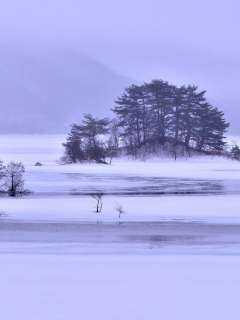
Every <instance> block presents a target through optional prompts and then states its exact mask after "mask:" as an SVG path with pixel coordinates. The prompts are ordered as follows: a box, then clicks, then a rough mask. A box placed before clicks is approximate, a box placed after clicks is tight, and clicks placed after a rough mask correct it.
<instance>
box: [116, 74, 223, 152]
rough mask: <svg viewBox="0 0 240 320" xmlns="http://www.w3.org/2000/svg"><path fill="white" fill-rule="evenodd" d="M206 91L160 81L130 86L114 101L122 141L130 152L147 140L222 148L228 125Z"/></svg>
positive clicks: (212, 149) (195, 146) (147, 141)
mask: <svg viewBox="0 0 240 320" xmlns="http://www.w3.org/2000/svg"><path fill="white" fill-rule="evenodd" d="M205 93H206V91H201V92H198V87H196V86H191V85H188V86H187V87H186V86H182V87H180V88H178V87H176V86H173V85H171V84H169V83H168V82H166V81H162V80H152V81H151V82H150V83H144V85H142V86H136V85H132V86H130V87H128V88H126V89H125V90H124V93H123V94H122V96H121V97H118V98H117V100H116V101H115V103H116V106H115V108H114V109H113V111H114V113H115V114H116V115H117V116H118V118H119V119H120V122H119V124H118V126H119V127H121V128H122V133H121V136H122V140H123V141H124V143H125V145H126V146H127V148H128V150H129V153H132V154H134V153H136V151H137V149H139V148H141V147H142V146H143V145H144V144H146V143H153V142H155V143H157V142H158V143H159V144H160V145H164V143H166V142H167V141H171V143H172V144H173V145H174V147H176V146H177V145H184V146H185V149H186V150H187V151H188V150H189V149H190V148H194V149H197V150H199V151H204V152H210V151H221V150H223V147H224V145H225V143H226V142H224V141H223V139H224V133H225V132H226V129H227V128H228V127H229V123H226V121H225V119H224V114H223V112H221V111H219V110H218V109H217V108H215V107H213V106H211V105H210V104H209V103H208V102H207V101H206V98H205Z"/></svg>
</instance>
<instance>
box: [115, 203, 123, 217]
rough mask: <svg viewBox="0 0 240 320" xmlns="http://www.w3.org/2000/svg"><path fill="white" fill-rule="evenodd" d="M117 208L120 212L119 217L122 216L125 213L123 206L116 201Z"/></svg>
mask: <svg viewBox="0 0 240 320" xmlns="http://www.w3.org/2000/svg"><path fill="white" fill-rule="evenodd" d="M114 209H115V210H117V212H118V214H119V218H121V214H123V213H125V211H124V209H123V206H122V205H121V204H119V203H117V202H116V206H115V207H114Z"/></svg>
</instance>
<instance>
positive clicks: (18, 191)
mask: <svg viewBox="0 0 240 320" xmlns="http://www.w3.org/2000/svg"><path fill="white" fill-rule="evenodd" d="M24 172H25V168H24V166H23V164H22V163H21V162H13V161H12V162H10V163H9V164H8V165H7V166H6V168H5V169H4V170H3V183H2V188H3V192H5V193H7V194H8V195H10V196H11V197H15V196H16V195H23V194H29V193H31V191H29V190H27V189H24V180H23V174H24Z"/></svg>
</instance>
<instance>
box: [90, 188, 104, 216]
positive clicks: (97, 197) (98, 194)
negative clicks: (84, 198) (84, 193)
mask: <svg viewBox="0 0 240 320" xmlns="http://www.w3.org/2000/svg"><path fill="white" fill-rule="evenodd" d="M103 195H104V193H103V192H101V191H99V190H97V191H96V192H95V193H93V194H91V197H92V198H93V199H95V200H96V201H97V205H96V207H95V208H96V211H95V212H101V210H102V198H103Z"/></svg>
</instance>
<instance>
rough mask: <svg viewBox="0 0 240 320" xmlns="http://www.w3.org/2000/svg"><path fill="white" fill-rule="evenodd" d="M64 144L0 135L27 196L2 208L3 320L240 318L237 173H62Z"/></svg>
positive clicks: (168, 162)
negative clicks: (98, 203)
mask: <svg viewBox="0 0 240 320" xmlns="http://www.w3.org/2000/svg"><path fill="white" fill-rule="evenodd" d="M234 139H235V140H238V139H237V137H235V138H234ZM64 140H65V136H62V135H42V136H41V135H35V136H27V135H26V136H11V135H8V136H0V151H1V152H0V154H1V159H2V160H3V161H4V164H7V163H8V162H10V161H21V162H22V163H23V164H24V165H25V169H26V173H25V184H26V186H27V187H28V188H29V189H31V190H32V191H33V192H34V193H33V194H32V195H30V196H26V197H18V198H9V197H2V198H1V199H0V201H1V204H0V210H2V211H4V212H5V215H3V216H1V218H0V260H1V262H0V263H1V273H0V281H1V285H2V290H1V293H0V295H1V302H2V304H1V305H2V307H1V308H0V318H1V319H4V320H15V319H17V320H18V319H21V320H22V319H24V320H26V319H27V320H28V319H31V320H32V319H33V320H35V319H51V320H52V319H70V320H72V319H74V320H75V319H87V320H88V319H94V320H95V319H96V320H98V319H104V320H105V319H106V320H108V319H117V320H118V319H184V320H186V319H201V320H202V319H211V320H212V319H226V318H229V319H238V318H239V306H238V305H239V303H238V302H239V298H240V290H239V284H240V283H239V280H240V278H239V271H238V270H239V267H240V236H239V234H240V232H239V230H240V210H239V198H240V163H239V162H237V161H233V160H228V159H224V158H219V157H206V156H198V157H193V158H188V159H185V158H179V159H177V161H174V159H172V158H162V159H156V158H155V159H149V160H147V161H146V162H140V161H132V160H131V159H117V160H114V161H113V164H112V165H96V164H84V165H69V166H59V165H57V164H56V162H55V160H56V159H58V158H59V157H60V156H61V155H62V152H63V149H62V146H61V143H62V142H64ZM230 140H231V141H232V138H231V139H230ZM38 161H39V162H41V163H42V164H43V166H41V167H36V166H34V164H35V163H36V162H38ZM96 190H102V191H103V192H104V197H103V210H102V212H101V213H95V212H93V211H94V206H95V200H94V199H93V198H92V197H91V196H90V194H91V193H93V192H95V191H96ZM116 202H117V203H119V204H122V205H123V207H124V210H125V211H126V213H125V214H123V215H122V216H121V218H119V217H118V213H117V212H116V210H115V209H114V207H115V204H116Z"/></svg>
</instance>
